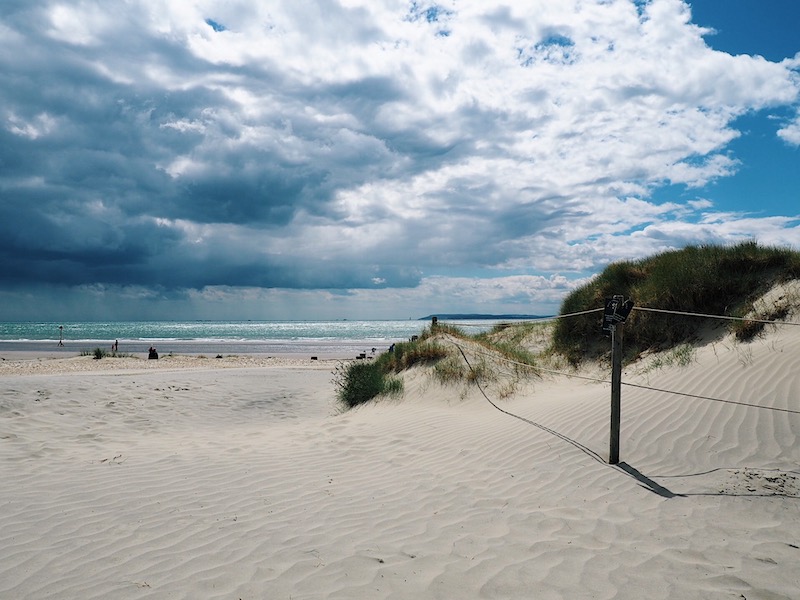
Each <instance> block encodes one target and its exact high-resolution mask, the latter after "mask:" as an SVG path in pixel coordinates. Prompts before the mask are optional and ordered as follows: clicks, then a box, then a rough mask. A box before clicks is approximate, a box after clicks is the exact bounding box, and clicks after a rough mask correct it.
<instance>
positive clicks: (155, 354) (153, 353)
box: [147, 346, 158, 359]
mask: <svg viewBox="0 0 800 600" xmlns="http://www.w3.org/2000/svg"><path fill="white" fill-rule="evenodd" d="M148 352H149V354H148V355H147V358H155V359H157V358H158V351H156V349H155V348H153V347H152V346H150V350H149V351H148Z"/></svg>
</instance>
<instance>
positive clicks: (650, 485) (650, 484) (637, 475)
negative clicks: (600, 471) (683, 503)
mask: <svg viewBox="0 0 800 600" xmlns="http://www.w3.org/2000/svg"><path fill="white" fill-rule="evenodd" d="M616 467H617V468H618V469H619V470H621V471H623V472H625V473H627V474H628V475H630V476H631V477H633V478H634V479H635V480H636V481H638V482H639V484H640V485H641V486H642V487H643V488H644V489H646V490H648V491H650V492H653V493H654V494H658V495H659V496H661V497H662V498H685V497H686V496H684V495H683V494H676V493H674V492H671V491H670V490H668V489H667V488H665V487H664V486H663V485H659V484H658V483H656V482H655V481H653V480H652V479H650V478H649V477H647V476H646V475H644V474H642V473H641V472H640V471H639V470H638V469H636V468H635V467H632V466H630V465H629V464H628V463H626V462H621V463H618V464H617V465H616Z"/></svg>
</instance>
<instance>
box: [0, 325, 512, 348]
mask: <svg viewBox="0 0 800 600" xmlns="http://www.w3.org/2000/svg"><path fill="white" fill-rule="evenodd" d="M494 323H496V321H474V322H471V323H470V331H469V333H474V332H476V331H477V330H480V329H488V328H489V327H491V326H492V325H493V324H494ZM428 325H429V322H428V321H417V320H404V321H400V320H397V321H121V322H120V321H114V322H110V321H109V322H89V321H86V322H75V323H54V322H21V323H13V322H6V323H0V349H5V350H42V349H47V350H53V351H61V350H64V351H75V350H86V349H91V348H94V347H98V346H99V347H103V348H105V347H109V348H110V347H111V344H112V343H113V342H114V341H115V340H118V341H119V351H120V352H144V351H146V350H147V348H148V347H149V346H156V347H157V348H158V350H159V351H160V352H170V351H175V352H202V353H207V352H226V353H234V352H235V353H253V352H255V353H273V352H274V353H312V354H313V353H325V352H329V353H349V352H353V351H358V352H365V351H369V352H371V351H372V349H373V348H375V349H376V350H377V351H382V350H384V349H385V348H387V347H388V346H390V345H391V344H392V343H394V342H398V341H403V340H407V339H409V338H410V337H412V336H414V335H418V334H420V333H421V332H422V330H423V329H424V328H425V327H427V326H428ZM62 328H63V329H62ZM59 342H62V343H63V344H64V345H63V346H60V345H59Z"/></svg>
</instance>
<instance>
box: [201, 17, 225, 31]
mask: <svg viewBox="0 0 800 600" xmlns="http://www.w3.org/2000/svg"><path fill="white" fill-rule="evenodd" d="M206 25H208V26H209V27H211V29H213V30H214V31H216V32H217V33H219V32H221V31H227V29H228V28H227V27H225V25H223V24H222V23H219V22H218V21H215V20H214V19H206Z"/></svg>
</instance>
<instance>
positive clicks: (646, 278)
mask: <svg viewBox="0 0 800 600" xmlns="http://www.w3.org/2000/svg"><path fill="white" fill-rule="evenodd" d="M796 280H800V252H797V251H794V250H791V249H787V248H778V247H767V246H760V245H758V244H756V243H755V242H744V243H741V244H737V245H733V246H712V245H704V246H690V247H687V248H684V249H682V250H671V251H667V252H663V253H660V254H657V255H654V256H652V257H649V258H644V259H641V260H637V261H623V262H618V263H613V264H611V265H609V266H608V267H607V268H606V269H605V270H603V272H601V273H600V274H599V275H598V276H597V277H595V278H593V279H592V280H591V281H590V282H589V283H587V284H586V285H584V286H582V287H580V288H578V289H576V290H575V291H574V292H572V293H571V294H570V295H569V296H567V298H565V299H564V301H563V303H562V305H561V311H560V314H561V315H570V314H573V313H581V312H584V311H593V310H596V309H602V308H603V307H604V306H605V302H606V299H608V298H610V297H612V296H614V295H621V296H623V297H625V298H626V299H631V300H632V301H633V302H634V305H635V306H636V307H645V308H654V309H659V310H665V311H676V312H682V313H693V314H701V315H722V316H727V317H742V318H749V319H757V320H768V321H771V320H780V319H783V318H785V317H786V316H788V315H789V314H790V313H791V312H792V310H794V309H795V308H797V307H798V306H800V286H794V287H791V288H788V289H787V290H785V291H783V292H781V293H776V294H773V295H771V296H769V295H766V296H765V294H767V292H769V291H770V290H772V289H774V288H775V287H776V286H778V285H779V284H784V283H786V282H790V281H796ZM601 322H602V313H597V312H593V313H591V314H586V315H581V316H576V317H569V318H564V319H558V320H556V321H554V322H553V321H550V322H521V323H504V324H501V325H499V326H497V327H495V328H494V329H493V330H492V331H490V332H487V333H482V334H478V335H474V336H470V335H467V334H466V333H464V332H463V331H461V330H460V329H458V328H456V327H452V326H449V325H447V324H439V325H438V326H435V327H429V328H427V329H426V330H425V331H424V332H423V333H422V335H420V336H419V339H418V340H415V341H413V342H407V343H403V344H397V345H396V347H395V351H394V352H393V353H385V354H382V355H380V356H378V358H377V359H376V360H375V361H371V362H358V363H349V364H342V365H340V367H339V368H338V369H337V371H336V372H335V377H334V383H335V384H336V386H337V392H338V395H339V399H340V400H341V401H342V403H343V404H344V405H345V406H346V407H348V408H350V407H353V406H356V405H358V404H362V403H364V402H367V401H369V400H371V399H372V398H374V397H376V396H380V395H385V394H401V393H402V391H403V384H402V379H398V378H397V374H398V373H400V372H402V371H404V370H406V369H409V368H410V367H413V366H415V365H419V364H425V365H427V366H429V367H431V369H432V374H433V376H434V377H435V378H436V379H437V380H438V381H439V382H441V383H443V384H452V383H455V382H463V383H465V384H467V385H469V384H471V383H474V382H482V383H491V382H497V381H498V379H499V378H498V377H497V376H496V373H497V372H498V371H499V370H505V371H508V370H509V369H511V371H513V373H512V376H511V377H510V378H509V377H506V378H505V381H506V383H505V384H503V386H502V387H501V388H500V389H499V390H498V391H499V392H500V393H501V395H508V394H511V393H513V390H514V387H515V381H517V380H519V379H521V378H524V377H528V376H530V375H531V373H536V368H537V366H538V367H546V368H577V367H579V366H580V365H581V364H584V363H585V362H587V361H596V360H604V359H606V358H607V357H608V354H609V351H610V344H609V343H608V340H607V338H604V337H603V335H602V334H601ZM764 327H765V324H764V323H760V322H758V321H754V320H750V321H748V320H744V321H739V320H719V319H710V318H699V317H697V316H687V315H679V314H664V313H654V312H647V311H640V310H634V311H633V312H632V313H631V314H630V316H629V317H628V319H627V321H626V324H625V343H624V347H625V360H626V362H631V361H634V360H636V359H637V358H639V357H640V356H642V354H643V353H646V352H661V351H667V350H674V349H676V348H680V347H682V346H684V345H685V344H692V343H696V342H698V341H699V340H701V339H706V338H709V337H711V338H715V337H721V336H723V335H725V334H726V333H728V332H729V331H732V332H733V333H734V334H735V335H736V337H737V339H739V340H740V341H747V340H749V339H752V338H753V337H754V336H757V335H759V334H760V333H761V331H762V330H763V328H764ZM465 350H466V351H467V352H469V358H467V360H466V361H465V360H464V358H465V356H466V355H465V354H462V352H464V351H465ZM500 363H503V364H502V365H501V364H500ZM526 365H528V366H529V367H530V368H526V367H525V366H526Z"/></svg>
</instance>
